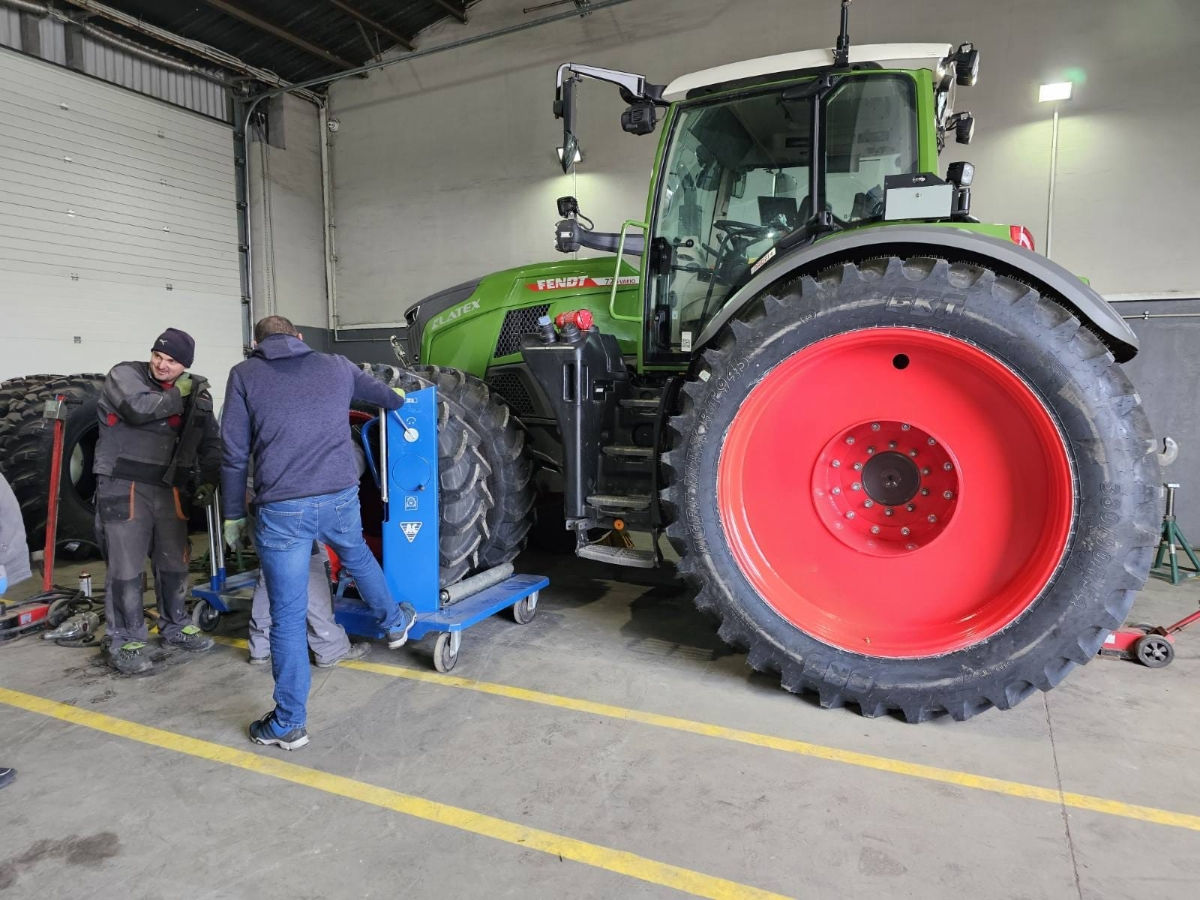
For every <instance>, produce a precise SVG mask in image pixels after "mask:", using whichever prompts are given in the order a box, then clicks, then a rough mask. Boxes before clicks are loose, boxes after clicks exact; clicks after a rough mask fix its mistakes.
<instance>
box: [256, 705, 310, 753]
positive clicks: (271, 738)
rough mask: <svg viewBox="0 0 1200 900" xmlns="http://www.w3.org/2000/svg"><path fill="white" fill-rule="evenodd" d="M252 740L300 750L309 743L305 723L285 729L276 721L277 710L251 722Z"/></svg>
mask: <svg viewBox="0 0 1200 900" xmlns="http://www.w3.org/2000/svg"><path fill="white" fill-rule="evenodd" d="M250 740H251V741H253V742H254V743H256V744H277V745H279V746H280V747H282V748H283V749H284V750H298V749H300V748H301V747H303V746H304V745H305V744H307V743H308V731H307V730H306V729H305V728H304V726H303V725H301V726H299V727H298V728H293V729H291V730H290V731H284V730H283V729H282V728H281V727H280V725H279V723H278V722H276V721H275V711H274V710H272V711H271V712H269V713H267V714H266V715H265V716H263V717H262V718H261V719H259V720H258V721H257V722H251V723H250Z"/></svg>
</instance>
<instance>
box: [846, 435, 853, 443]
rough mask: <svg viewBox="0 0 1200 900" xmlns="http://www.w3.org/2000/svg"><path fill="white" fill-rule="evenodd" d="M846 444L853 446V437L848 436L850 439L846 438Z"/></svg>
mask: <svg viewBox="0 0 1200 900" xmlns="http://www.w3.org/2000/svg"><path fill="white" fill-rule="evenodd" d="M846 443H847V444H853V443H854V435H850V437H848V438H846Z"/></svg>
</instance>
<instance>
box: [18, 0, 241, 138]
mask: <svg viewBox="0 0 1200 900" xmlns="http://www.w3.org/2000/svg"><path fill="white" fill-rule="evenodd" d="M36 24H37V32H38V46H37V47H27V46H25V45H24V42H23V41H22V38H21V14H20V13H19V12H17V11H16V10H14V9H11V8H8V7H4V6H0V46H3V47H10V48H12V49H13V50H20V51H22V52H23V53H27V54H29V55H31V56H37V57H40V58H41V59H44V60H47V61H48V62H52V63H55V64H57V65H60V66H67V65H69V66H70V67H71V68H72V69H74V70H75V71H78V72H82V73H83V74H85V75H91V76H93V77H95V78H99V79H101V80H103V81H108V82H110V83H112V84H117V85H120V86H121V87H125V88H129V89H130V90H131V91H136V92H137V93H139V94H145V95H146V96H148V97H154V98H156V99H158V100H164V101H166V102H167V103H172V104H174V105H176V106H182V107H183V108H184V109H190V110H192V111H193V112H198V113H200V114H201V115H205V116H209V117H211V118H214V119H219V120H220V121H222V122H229V121H231V118H230V110H229V100H228V97H227V95H226V91H225V88H224V87H222V86H221V85H220V84H217V83H215V82H213V81H211V80H209V79H207V78H202V77H200V76H198V75H192V74H189V73H187V72H181V71H176V70H173V69H171V68H169V67H166V66H163V65H159V64H157V63H155V62H152V61H151V60H148V59H143V58H142V57H139V56H135V55H133V54H131V53H128V52H126V51H125V50H122V49H121V48H119V47H115V46H112V45H110V44H108V43H105V42H103V41H99V40H96V39H95V38H93V37H91V36H90V35H87V34H84V35H81V37H80V45H81V49H82V53H81V54H80V56H81V58H77V59H70V60H69V59H68V53H67V42H68V36H67V27H68V26H67V25H66V24H65V23H64V22H62V21H60V20H59V19H55V18H53V17H50V16H46V17H42V18H39V19H36Z"/></svg>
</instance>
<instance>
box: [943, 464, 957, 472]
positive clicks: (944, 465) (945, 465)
mask: <svg viewBox="0 0 1200 900" xmlns="http://www.w3.org/2000/svg"><path fill="white" fill-rule="evenodd" d="M942 468H943V469H945V470H946V471H947V472H949V471H950V470H951V469H953V468H954V466H953V465H951V464H950V463H948V462H947V463H942Z"/></svg>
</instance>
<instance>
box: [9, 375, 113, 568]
mask: <svg viewBox="0 0 1200 900" xmlns="http://www.w3.org/2000/svg"><path fill="white" fill-rule="evenodd" d="M25 381H26V383H25V384H23V385H22V386H21V390H22V391H23V392H24V393H23V394H22V396H21V397H20V398H19V399H13V400H11V401H10V406H9V412H8V417H7V420H6V421H7V422H8V428H7V439H6V440H5V442H4V450H3V455H4V459H5V477H6V478H7V479H8V481H9V483H10V484H11V485H12V489H13V493H14V494H16V495H17V500H18V501H19V502H20V504H21V515H22V517H23V518H24V520H25V530H26V533H27V535H28V540H29V543H30V545H31V546H35V547H36V546H39V545H41V544H42V543H44V542H45V540H46V510H47V505H48V503H49V497H48V495H49V486H50V469H51V461H52V457H53V448H54V424H53V422H52V421H50V420H49V419H46V418H44V417H43V415H42V411H43V407H44V405H45V402H46V401H47V400H53V399H54V398H55V397H56V396H57V395H59V394H62V395H64V396H65V397H66V409H67V419H66V422H65V424H64V429H63V454H62V478H61V481H60V482H59V498H58V531H57V546H58V548H59V554H60V556H64V557H67V558H86V557H88V556H92V555H97V554H98V552H99V548H98V547H97V546H96V535H95V522H94V519H95V505H94V503H93V498H94V496H95V493H96V477H95V475H93V474H92V460H93V455H94V451H95V447H96V438H97V436H98V434H99V427H100V424H99V420H98V419H97V418H96V402H97V401H98V400H99V398H100V390H101V388H103V386H104V376H103V375H100V374H84V375H65V376H47V377H46V378H45V380H42V381H40V382H36V381H33V380H32V379H25Z"/></svg>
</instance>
